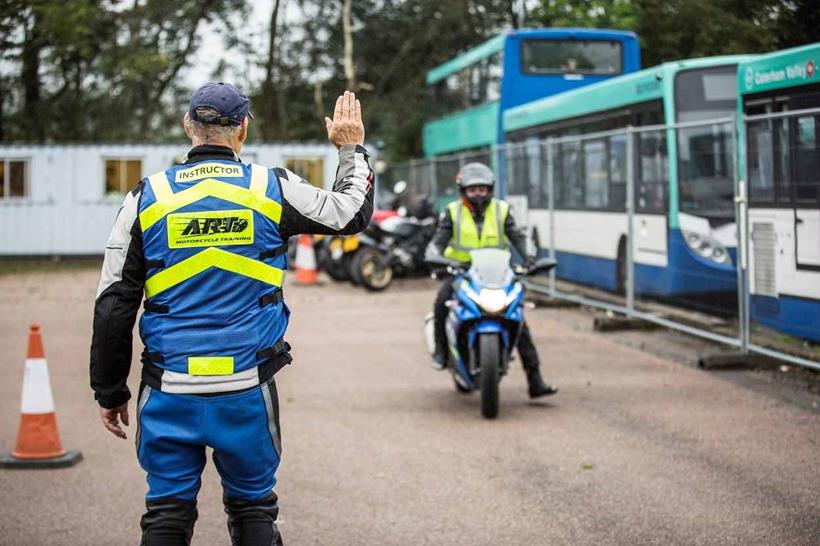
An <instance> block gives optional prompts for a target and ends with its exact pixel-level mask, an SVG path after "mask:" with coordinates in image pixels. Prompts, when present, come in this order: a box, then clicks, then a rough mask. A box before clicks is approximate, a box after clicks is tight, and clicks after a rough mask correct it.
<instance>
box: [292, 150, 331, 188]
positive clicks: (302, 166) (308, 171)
mask: <svg viewBox="0 0 820 546" xmlns="http://www.w3.org/2000/svg"><path fill="white" fill-rule="evenodd" d="M285 168H286V169H287V170H289V171H292V172H294V173H296V174H298V175H299V176H301V177H302V178H304V179H305V180H307V181H308V182H310V183H311V184H312V185H314V186H316V187H317V188H324V187H325V160H324V158H321V157H289V158H286V159H285Z"/></svg>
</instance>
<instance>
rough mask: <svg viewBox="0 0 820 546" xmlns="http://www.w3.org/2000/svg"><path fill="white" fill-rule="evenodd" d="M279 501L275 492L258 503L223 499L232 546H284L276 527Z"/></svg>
mask: <svg viewBox="0 0 820 546" xmlns="http://www.w3.org/2000/svg"><path fill="white" fill-rule="evenodd" d="M277 500H278V498H277V497H276V493H273V492H271V494H270V495H268V496H267V497H265V498H264V499H261V500H257V501H249V500H243V499H228V498H223V499H222V501H223V503H224V504H225V513H226V514H228V532H229V533H230V535H231V546H282V536H281V535H280V534H279V529H278V528H277V527H276V517H277V516H278V515H279V505H278V504H277Z"/></svg>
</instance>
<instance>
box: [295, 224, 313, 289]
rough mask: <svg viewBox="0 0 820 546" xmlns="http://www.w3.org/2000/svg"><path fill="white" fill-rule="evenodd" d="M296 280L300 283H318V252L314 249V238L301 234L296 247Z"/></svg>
mask: <svg viewBox="0 0 820 546" xmlns="http://www.w3.org/2000/svg"><path fill="white" fill-rule="evenodd" d="M295 267H296V282H297V283H299V284H306V285H310V284H316V277H317V274H316V252H314V250H313V238H312V237H311V236H310V235H300V236H299V244H298V246H297V247H296V263H295Z"/></svg>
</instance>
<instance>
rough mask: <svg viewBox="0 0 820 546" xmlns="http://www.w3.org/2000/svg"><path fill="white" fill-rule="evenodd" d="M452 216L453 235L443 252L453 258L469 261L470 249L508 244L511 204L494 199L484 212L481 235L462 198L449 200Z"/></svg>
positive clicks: (505, 245)
mask: <svg viewBox="0 0 820 546" xmlns="http://www.w3.org/2000/svg"><path fill="white" fill-rule="evenodd" d="M447 208H448V209H449V211H450V219H451V220H452V222H453V237H452V239H451V240H450V244H449V246H448V247H447V248H446V249H445V250H444V255H445V256H446V257H448V258H451V259H453V260H458V261H461V262H469V261H470V254H469V252H470V251H471V250H476V249H479V248H504V249H506V248H507V247H508V244H507V237H506V234H505V233H504V224H505V222H506V220H507V213H508V212H509V210H510V207H509V205H508V204H507V203H505V202H504V201H499V200H498V199H492V200H491V201H490V203H489V204H488V205H487V208H486V209H485V211H484V222H483V223H482V226H481V236H479V234H478V227H477V226H476V223H475V220H473V215H472V213H471V212H470V209H468V208H467V205H465V204H464V203H462V202H461V201H460V200H459V201H454V202H452V203H450V205H448V207H447Z"/></svg>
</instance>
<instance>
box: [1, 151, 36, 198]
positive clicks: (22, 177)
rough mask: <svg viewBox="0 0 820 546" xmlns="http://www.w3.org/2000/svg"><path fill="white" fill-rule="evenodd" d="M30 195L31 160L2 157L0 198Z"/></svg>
mask: <svg viewBox="0 0 820 546" xmlns="http://www.w3.org/2000/svg"><path fill="white" fill-rule="evenodd" d="M26 197H29V161H28V160H27V159H0V199H3V200H5V199H20V198H26Z"/></svg>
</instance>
